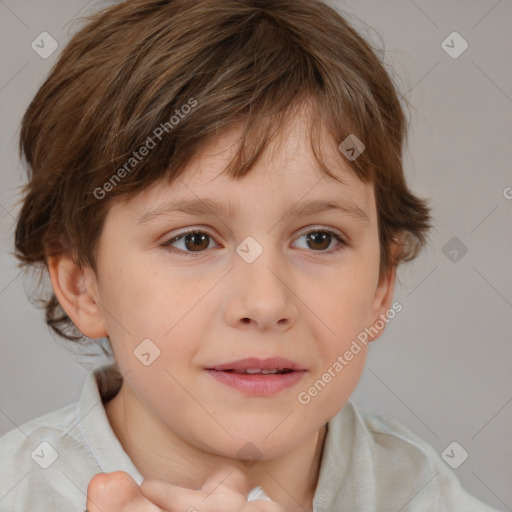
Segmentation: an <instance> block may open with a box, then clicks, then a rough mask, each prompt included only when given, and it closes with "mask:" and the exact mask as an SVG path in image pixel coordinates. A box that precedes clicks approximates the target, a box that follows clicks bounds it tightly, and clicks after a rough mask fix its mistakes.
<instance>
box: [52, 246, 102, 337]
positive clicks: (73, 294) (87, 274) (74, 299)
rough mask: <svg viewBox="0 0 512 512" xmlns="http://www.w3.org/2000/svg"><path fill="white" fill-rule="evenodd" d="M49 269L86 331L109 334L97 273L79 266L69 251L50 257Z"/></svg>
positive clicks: (64, 303)
mask: <svg viewBox="0 0 512 512" xmlns="http://www.w3.org/2000/svg"><path fill="white" fill-rule="evenodd" d="M48 271H49V273H50V279H51V282H52V286H53V291H54V293H55V296H56V297H57V299H58V301H59V303H60V305H61V306H62V308H63V309H64V311H65V312H66V313H67V315H68V316H69V318H70V319H71V320H72V322H73V323H74V324H75V325H76V327H77V328H78V329H79V330H80V331H81V332H82V334H84V335H85V336H87V337H89V338H103V337H105V336H108V332H107V330H106V327H105V322H104V319H103V312H102V310H101V306H100V304H99V301H98V290H97V285H96V276H95V275H94V272H93V271H92V270H91V269H90V268H88V267H80V266H79V265H77V264H76V263H75V261H74V260H73V258H72V257H71V256H70V255H69V254H67V253H60V254H58V255H53V256H49V257H48Z"/></svg>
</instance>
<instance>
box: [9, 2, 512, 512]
mask: <svg viewBox="0 0 512 512" xmlns="http://www.w3.org/2000/svg"><path fill="white" fill-rule="evenodd" d="M330 4H331V5H334V6H336V7H338V8H340V9H341V10H342V12H344V13H346V14H348V15H349V20H350V21H351V22H352V23H353V24H354V25H355V26H356V27H357V28H359V29H360V31H361V32H362V34H363V35H364V36H366V37H368V38H370V39H371V40H372V41H373V42H374V43H375V44H378V45H380V44H381V39H380V37H382V41H383V43H384V45H385V50H386V59H387V63H388V64H389V65H390V66H391V67H392V68H393V69H394V70H395V73H396V79H397V80H398V81H399V82H400V83H401V87H402V89H403V91H404V92H405V93H406V96H407V98H408V99H409V100H410V101H411V102H412V104H413V106H414V109H413V110H411V121H412V129H411V134H410V143H409V148H408V151H407V154H406V160H405V163H406V172H407V177H408V179H409V180H410V183H411V185H412V188H413V190H414V191H415V192H416V193H417V194H419V195H421V196H425V197H429V198H431V206H432V208H433V216H434V217H435V220H436V226H435V229H434V230H433V231H432V233H431V242H430V245H429V247H428V248H427V250H425V251H424V252H423V253H422V255H421V256H420V257H419V258H418V259H417V260H416V261H414V262H413V263H410V264H408V265H407V266H405V267H403V268H401V269H400V271H399V279H400V282H399V283H397V290H396V293H395V300H398V301H399V302H401V303H402V304H403V311H402V312H401V313H399V314H398V315H397V316H396V318H395V319H394V320H392V321H391V322H390V323H389V325H388V326H387V328H386V332H385V334H384V335H383V336H382V337H381V338H380V340H378V341H377V342H375V343H373V344H372V345H371V348H370V352H369V358H368V362H367V367H366V369H365V372H364V375H363V377H362V379H361V381H360V383H359V386H358V388H357V390H356V391H355V393H354V395H353V396H352V398H353V400H354V401H355V402H356V403H358V404H359V405H360V406H361V407H362V408H363V409H365V410H368V411H373V412H375V413H377V414H382V415H385V416H389V417H392V418H395V419H396V420H398V421H399V422H401V423H402V424H404V425H405V426H406V427H408V428H409V429H411V430H412V431H413V432H415V433H416V434H418V435H419V436H420V437H421V438H423V439H425V440H426V441H427V442H429V443H430V444H431V445H432V446H434V447H435V448H436V449H437V451H438V452H439V453H441V452H442V451H443V450H444V449H445V448H446V447H447V446H448V445H449V444H450V443H451V442H452V441H457V442H458V443H459V444H460V445H461V446H463V447H464V448H465V450H467V452H468V453H469V458H468V459H467V460H466V461H465V462H464V463H463V464H462V465H461V466H460V467H459V468H458V469H457V470H456V473H457V475H458V477H459V479H460V480H461V482H462V483H463V485H464V487H465V488H466V489H468V490H469V491H470V492H471V493H473V494H474V495H476V496H477V497H479V498H480V499H482V500H483V501H485V502H487V503H489V504H490V505H492V506H494V507H495V508H497V509H499V510H512V486H511V485H510V483H511V479H512V474H511V473H512V471H511V468H512V442H511V440H512V439H511V438H512V428H511V425H512V421H511V420H512V404H511V402H512V378H511V375H512V372H511V370H512V368H511V361H512V357H511V356H512V348H511V343H510V341H511V332H512V314H511V313H512V269H511V262H512V229H511V228H512V222H511V220H512V199H508V198H507V197H506V196H507V195H508V197H509V198H510V197H512V188H511V189H508V188H507V187H512V173H511V167H510V165H511V164H510V163H511V161H512V144H511V141H512V123H511V121H512V71H511V65H510V62H511V60H510V56H511V55H512V30H510V27H511V22H512V3H511V2H510V0H500V1H496V0H489V1H483V0H482V1H478V2H471V3H469V2H463V1H462V0H457V1H452V2H444V1H441V0H436V1H430V2H427V1H420V0H416V1H415V2H413V1H405V0H393V1H387V2H385V3H384V2H379V1H377V0H359V1H357V2H356V1H355V0H353V1H351V2H345V3H341V2H335V1H333V0H331V1H330ZM106 5H108V4H107V2H87V3H86V2H85V1H83V0H73V1H66V2H58V1H45V2H40V1H36V0H31V1H22V2H15V1H14V0H0V20H1V22H0V28H1V32H0V34H1V38H2V45H1V50H0V51H1V55H2V66H1V71H2V74H1V80H0V102H1V107H2V109H1V112H2V123H1V130H2V132H1V136H0V144H1V162H2V167H1V192H0V223H1V225H0V227H1V231H0V236H1V240H0V243H1V248H2V253H1V269H2V272H1V275H0V304H1V309H0V326H1V328H0V336H1V338H0V343H1V345H0V347H1V352H0V354H1V355H0V435H1V434H3V433H5V432H7V431H8V430H10V429H12V428H15V426H16V425H21V424H22V423H23V422H25V421H27V420H29V419H31V418H35V417H37V416H39V415H41V414H44V413H46V412H49V411H52V410H55V409H57V408H60V407H62V406H64V405H66V404H68V403H71V402H74V401H76V400H77V398H78V396H79V393H80V390H81V388H82V385H83V382H84V378H85V376H86V374H87V372H88V371H89V370H88V368H89V367H90V366H91V364H87V363H85V362H84V361H83V360H82V359H81V358H80V357H79V356H77V355H71V356H70V353H69V351H68V350H66V349H65V348H64V346H65V345H66V342H64V341H62V342H61V341H59V340H57V339H55V338H54V337H53V336H51V335H50V333H49V331H48V329H47V328H46V326H45V323H44V320H43V313H42V311H39V310H37V309H36V308H35V307H33V306H32V305H30V303H29V302H28V300H27V298H26V292H27V291H30V283H29V282H27V281H26V280H25V281H24V280H23V278H22V277H20V275H19V273H18V270H17V267H16V262H15V260H14V258H13V257H12V255H11V254H10V251H11V250H12V244H13V235H12V233H13V226H14V221H15V217H16V213H17V210H18V207H17V205H16V200H17V199H18V196H17V194H18V192H19V187H20V185H22V184H23V182H24V173H23V170H22V167H21V164H20V162H19V160H18V157H17V146H16V144H17V137H18V135H19V122H20V120H21V117H22V114H23V112H24V111H25V109H26V107H27V106H28V104H29V101H30V100H31V98H32V97H33V95H34V94H35V92H36V90H37V89H38V87H39V86H40V85H41V84H42V81H43V79H44V78H45V76H46V74H47V73H48V71H49V69H50V67H51V66H52V65H53V64H54V63H55V61H56V59H57V56H58V54H59V53H60V51H61V49H62V48H63V46H65V44H66V42H67V41H68V40H69V37H70V34H72V33H74V31H75V30H76V28H75V27H77V26H76V25H73V24H71V23H70V20H72V19H73V18H76V17H77V16H82V15H85V14H88V13H91V12H93V11H96V10H97V9H99V8H101V7H104V6H106ZM363 20H364V21H363ZM371 27H373V28H371ZM43 31H46V32H49V33H50V34H51V35H52V36H53V37H54V38H55V39H56V40H57V41H58V42H59V48H58V50H57V51H56V52H55V53H53V54H52V55H51V56H50V57H49V58H47V59H42V58H41V57H39V56H38V55H37V54H36V53H35V52H34V51H33V50H32V48H31V42H32V41H33V40H34V39H35V38H36V37H37V36H38V35H39V34H40V33H41V32H43ZM453 31H457V32H459V33H460V34H461V35H462V37H463V38H464V39H465V40H466V41H467V42H468V44H469V47H468V49H467V50H466V51H465V52H464V53H463V54H462V55H461V56H460V57H458V58H456V59H454V58H452V57H450V56H449V55H448V54H447V53H446V52H445V51H444V50H443V48H442V47H441V43H442V41H443V40H445V39H446V37H447V36H448V35H449V34H450V33H451V32H453ZM450 44H451V43H450ZM457 44H458V43H457ZM507 191H508V192H509V193H507ZM452 237H457V239H458V241H456V243H457V244H458V245H459V247H462V245H461V244H463V245H464V246H465V247H466V248H467V253H466V254H464V255H463V256H462V257H461V254H462V253H461V251H460V250H459V249H456V250H457V251H458V252H457V259H458V261H455V262H454V261H451V260H450V259H449V257H448V256H450V257H453V256H454V253H452V255H450V254H449V251H451V250H452V249H453V247H452V246H451V245H448V246H446V247H445V244H447V243H448V241H449V240H450V239H452ZM451 243H454V242H453V241H452V242H451ZM454 247H455V246H454ZM443 248H444V249H443ZM96 362H97V361H96ZM93 365H94V364H92V366H93Z"/></svg>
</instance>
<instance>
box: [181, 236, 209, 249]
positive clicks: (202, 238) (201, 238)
mask: <svg viewBox="0 0 512 512" xmlns="http://www.w3.org/2000/svg"><path fill="white" fill-rule="evenodd" d="M208 236H209V235H207V234H205V233H191V234H188V235H187V236H186V237H185V245H186V247H187V249H193V246H194V245H196V248H197V245H200V244H201V242H203V247H200V248H199V249H207V248H208V242H206V246H204V241H205V240H206V238H207V237H208ZM190 242H192V244H191V243H190ZM191 245H192V247H191ZM193 252H197V251H193Z"/></svg>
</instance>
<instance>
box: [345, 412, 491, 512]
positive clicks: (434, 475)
mask: <svg viewBox="0 0 512 512" xmlns="http://www.w3.org/2000/svg"><path fill="white" fill-rule="evenodd" d="M349 407H351V408H352V413H353V415H354V425H357V428H358V430H359V433H358V434H357V435H358V436H359V437H360V440H361V442H362V443H363V444H364V443H366V444H367V445H368V447H369V453H370V458H371V466H372V468H373V472H374V475H375V481H376V495H377V497H379V496H381V497H382V499H383V500H384V501H385V500H386V499H387V500H389V499H392V501H394V502H395V503H396V506H398V507H399V509H400V506H404V505H405V504H406V503H409V505H410V506H411V507H412V508H411V510H418V511H419V510H427V509H428V508H424V507H426V506H427V507H428V506H434V507H435V509H436V510H438V511H439V512H441V511H446V512H449V511H458V510H465V511H466V512H495V510H494V509H492V508H491V507H489V506H487V505H485V504H483V503H482V502H480V501H479V500H478V499H477V498H475V497H473V496H472V495H470V494H469V493H468V492H467V491H466V490H465V489H464V488H463V487H462V485H461V483H460V481H459V479H458V478H457V475H456V474H455V472H454V470H452V469H451V468H450V467H449V466H448V465H447V464H446V463H445V461H444V460H443V459H442V458H441V456H440V454H439V453H438V452H437V451H436V450H435V449H434V448H433V447H432V446H431V445H430V444H429V443H428V442H426V441H425V440H424V439H422V438H420V437H419V436H418V435H416V434H414V433H413V432H412V431H411V430H409V429H408V428H406V427H405V426H403V425H402V424H401V423H399V422H398V421H396V420H394V419H392V418H389V417H386V416H382V415H378V414H374V413H371V412H368V411H365V410H363V409H362V408H359V407H356V406H355V405H354V404H353V403H352V402H349ZM390 490H392V492H391V491H390ZM384 497H386V498H384ZM390 497H391V498H390ZM378 502H379V500H377V503H378ZM415 504H416V508H415V507H414V505H415ZM408 510H409V509H408Z"/></svg>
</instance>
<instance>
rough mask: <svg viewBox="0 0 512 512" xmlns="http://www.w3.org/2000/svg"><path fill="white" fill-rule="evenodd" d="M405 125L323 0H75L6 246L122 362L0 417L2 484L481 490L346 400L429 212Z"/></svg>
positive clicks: (322, 506)
mask: <svg viewBox="0 0 512 512" xmlns="http://www.w3.org/2000/svg"><path fill="white" fill-rule="evenodd" d="M405 134H406V122H405V116H404V113H403V110H402V106H401V104H400V101H399V99H398V96H397V91H396V90H395V87H394V85H393V83H392V81H391V79H390V77H389V75H388V74H387V72H386V70H385V68H384V65H383V63H382V61H381V59H380V58H378V57H377V55H376V53H375V52H374V50H372V49H371V48H370V46H369V44H368V43H367V42H365V41H364V40H363V39H362V38H361V37H360V36H359V35H358V34H357V33H356V32H355V31H354V30H353V29H352V28H351V27H350V26H349V25H348V24H347V22H346V21H345V20H344V19H343V18H342V17H340V15H339V14H337V13H336V12H335V11H334V10H333V9H331V8H329V7H328V6H326V5H325V4H323V3H321V2H320V1H319V0H313V1H312V0H283V1H279V2H275V1H271V0H195V1H190V0H175V1H162V0H130V1H125V2H122V3H119V4H117V5H114V6H112V7H109V8H107V9H104V10H103V11H102V12H100V13H98V14H97V15H95V16H93V17H91V19H90V20H89V23H88V24H87V25H86V26H85V27H84V28H83V29H81V30H80V31H79V32H78V34H76V35H75V36H74V37H73V39H72V40H71V42H70V43H69V44H68V45H67V47H66V48H65V49H64V50H63V52H62V54H61V56H60V58H59V60H58V62H57V64H56V65H55V67H54V69H53V70H52V71H51V73H50V75H49V77H48V79H47V80H46V82H45V83H44V84H43V85H42V87H41V88H40V90H39V91H38V93H37V94H36V96H35V98H34V100H33V101H32V103H31V104H30V106H29V108H28V110H27V112H26V113H25V116H24V118H23V122H22V130H21V142H20V148H21V151H22V154H23V156H24V157H25V159H26V162H27V165H28V168H29V182H28V185H27V188H26V191H25V195H24V199H23V205H22V209H21V212H20V216H19V219H18V224H17V228H16V250H17V256H18V257H19V259H20V261H21V263H22V264H23V265H25V266H27V267H30V266H32V265H38V266H39V267H40V268H41V271H42V272H46V271H48V272H49V275H50V278H51V283H52V288H53V290H52V292H51V294H50V296H49V297H48V298H47V300H46V318H47V323H48V325H49V326H50V327H51V328H52V329H53V330H54V331H55V332H57V333H58V334H59V335H61V336H63V337H65V338H67V339H69V340H70V342H74V343H86V342H88V341H89V342H93V341H94V342H97V343H98V344H99V345H100V346H102V347H103V343H106V345H107V353H108V354H111V355H113V357H114V361H115V362H114V363H112V364H105V365H102V366H99V367H97V368H95V369H94V371H92V372H91V373H90V374H89V376H88V378H87V380H86V383H85V386H84V388H83V392H82V394H81V397H80V399H79V401H78V402H77V403H76V404H73V405H69V406H67V407H64V408H62V409H60V410H58V411H55V412H52V413H49V414H47V415H45V416H42V417H40V418H37V419H35V420H32V421H30V422H28V423H26V424H24V425H22V426H21V427H20V428H19V429H14V430H12V431H11V432H9V433H8V434H6V435H5V436H3V437H2V438H1V440H0V453H1V455H2V463H1V468H0V510H1V511H2V512H3V511H21V510H23V511H28V510H30V511H50V510H51V511H59V510H62V511H64V510H66V511H67V512H71V511H74V510H76V511H79V510H83V509H84V508H86V509H87V510H89V511H90V512H100V511H101V512H114V511H115V512H119V511H121V510H132V511H136V510H137V511H156V510H168V511H173V512H174V511H199V512H213V511H219V510H223V511H228V512H239V511H241V510H243V511H246V512H249V511H256V510H258V511H281V512H283V511H287V512H288V511H295V510H306V511H311V510H314V511H315V512H327V511H341V510H344V511H351V512H355V511H365V512H366V511H373V510H375V511H377V510H378V511H381V512H382V511H398V510H402V511H405V510H407V511H436V512H441V511H465V512H477V511H478V512H485V511H491V510H492V509H491V508H489V507H487V506H486V505H484V504H483V503H481V502H479V501H478V500H477V499H476V498H474V497H472V496H471V495H469V494H468V493H467V492H466V491H465V490H463V488H462V487H461V485H460V483H459V481H458V479H457V477H456V476H455V474H454V472H453V471H452V470H451V469H449V467H448V466H447V465H446V464H445V462H444V461H443V460H441V458H440V456H439V455H438V454H437V453H436V452H435V450H434V449H433V448H432V447H430V446H429V445H428V444H426V443H425V442H424V441H422V440H421V439H420V438H418V437H417V436H416V435H414V434H413V433H411V432H410V431H409V430H407V429H405V428H404V427H402V426H401V425H400V424H398V423H396V422H394V421H392V420H389V419H386V418H382V417H379V416H375V415H369V414H363V413H362V412H360V411H358V409H357V408H356V407H355V405H354V404H353V403H352V402H351V401H350V395H351V393H352V392H353V391H354V389H355V387H356V385H357V383H358V380H359V378H360V376H361V374H362V371H363V368H364V363H365V359H366V354H367V350H368V344H369V342H371V341H373V340H375V339H377V338H378V337H379V336H380V334H381V333H382V331H383V329H384V327H385V324H386V323H387V322H388V321H390V319H391V318H392V317H393V316H394V315H395V314H396V313H397V312H398V311H399V310H400V308H401V305H400V304H399V303H396V302H395V303H393V302H392V299H393V290H394V284H395V275H396V268H397V266H398V265H399V264H401V263H402V262H405V261H408V260H411V259H413V258H414V257H415V256H417V254H418V253H419V251H420V250H421V248H422V247H423V246H424V245H425V243H426V237H427V232H428V229H429V227H430V225H431V224H430V221H431V219H430V215H429V208H428V206H427V203H426V201H424V200H422V199H420V198H418V197H416V196H415V195H414V194H413V193H412V192H411V191H410V190H409V188H408V187H407V184H406V183H405V180H404V175H403V170H402V160H401V155H402V149H403V148H402V145H403V141H404V138H405ZM194 244H197V245H198V247H195V248H194ZM315 244H318V247H316V245H315Z"/></svg>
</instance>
